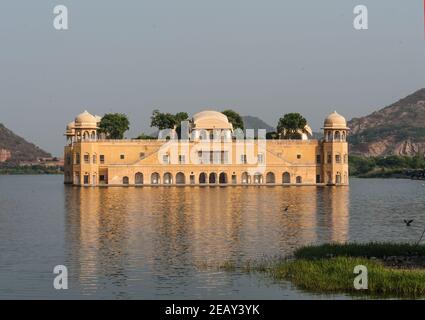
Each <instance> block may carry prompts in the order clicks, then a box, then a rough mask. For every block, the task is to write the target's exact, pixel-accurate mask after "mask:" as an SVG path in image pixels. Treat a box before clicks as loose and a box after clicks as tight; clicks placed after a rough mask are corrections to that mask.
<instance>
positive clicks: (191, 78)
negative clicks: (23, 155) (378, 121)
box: [0, 0, 425, 155]
mask: <svg viewBox="0 0 425 320" xmlns="http://www.w3.org/2000/svg"><path fill="white" fill-rule="evenodd" d="M59 4H64V5H66V6H67V7H68V10H69V28H70V29H69V30H68V31H57V30H55V29H54V28H53V17H54V16H53V7H54V6H55V5H59ZM358 4H365V5H367V7H368V9H369V30H366V31H356V30H354V28H353V18H354V14H353V8H354V6H355V5H358ZM423 23H424V20H423V1H422V0H409V1H406V0H382V1H379V0H354V1H352V0H321V1H313V0H308V1H307V0H290V1H285V0H263V1H260V0H255V1H254V0H238V1H236V0H168V1H165V0H149V1H147V0H146V1H144V0H137V1H136V0H135V1H129V0H127V1H116V0H115V1H107V0H91V1H86V0H72V1H64V0H56V1H50V0H43V1H34V0H28V1H20V0H2V1H1V2H0V122H2V123H4V124H5V125H6V126H7V127H9V128H10V129H12V130H13V131H15V132H16V133H18V134H19V135H21V136H23V137H25V138H26V139H28V140H30V141H32V142H34V143H36V144H38V145H39V146H41V147H42V148H44V149H45V150H47V151H49V152H52V153H53V154H54V155H61V154H62V148H63V145H64V141H65V140H64V137H63V132H64V129H65V126H66V124H67V123H68V122H70V121H72V120H73V118H74V117H75V116H76V115H77V114H78V113H80V112H82V111H84V110H85V109H87V110H88V111H90V112H92V113H96V114H99V115H103V114H104V113H106V112H123V113H126V114H128V116H129V118H130V122H131V131H130V132H129V134H128V136H130V137H132V136H136V135H137V134H138V133H140V132H142V131H144V132H146V133H150V132H151V131H152V129H149V123H150V114H151V112H152V110H153V109H154V108H158V109H160V110H161V111H169V112H177V111H186V112H188V113H189V114H193V113H195V112H197V111H200V110H203V109H216V110H223V109H225V108H233V109H235V110H236V111H239V112H240V113H241V114H243V115H253V116H259V117H261V118H262V119H263V120H265V121H266V122H268V123H269V124H270V125H273V126H274V125H276V123H277V119H278V118H279V117H280V116H281V115H282V114H284V113H287V112H292V111H296V112H301V113H302V114H303V115H304V116H305V117H306V118H307V120H308V121H309V123H310V124H311V126H312V127H313V129H314V130H318V129H319V128H320V127H321V123H322V121H323V118H324V117H325V116H326V115H327V114H328V113H330V112H331V111H333V110H335V109H336V110H337V111H338V112H339V113H341V114H343V115H344V116H346V118H347V119H350V118H352V117H356V116H362V115H366V114H368V113H370V112H372V111H374V110H376V109H377V108H379V107H382V106H385V105H388V104H390V103H392V102H394V101H395V100H396V99H398V98H401V97H404V96H405V95H407V94H409V93H412V92H413V91H415V90H417V89H419V88H422V87H425V81H424V80H425V63H424V62H425V41H424V27H423Z"/></svg>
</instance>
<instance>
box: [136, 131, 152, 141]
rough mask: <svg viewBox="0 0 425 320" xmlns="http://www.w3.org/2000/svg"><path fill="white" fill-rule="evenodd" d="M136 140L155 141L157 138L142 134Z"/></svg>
mask: <svg viewBox="0 0 425 320" xmlns="http://www.w3.org/2000/svg"><path fill="white" fill-rule="evenodd" d="M136 139H139V140H150V139H155V138H154V137H152V136H150V135H147V134H145V133H143V132H142V133H141V134H139V135H138V137H137V138H136Z"/></svg>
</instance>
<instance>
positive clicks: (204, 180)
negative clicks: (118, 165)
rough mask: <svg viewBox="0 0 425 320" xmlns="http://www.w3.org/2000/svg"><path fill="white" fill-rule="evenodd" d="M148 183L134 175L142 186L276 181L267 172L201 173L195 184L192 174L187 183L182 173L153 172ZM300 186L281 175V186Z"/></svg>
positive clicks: (299, 180)
mask: <svg viewBox="0 0 425 320" xmlns="http://www.w3.org/2000/svg"><path fill="white" fill-rule="evenodd" d="M149 178H150V179H149V181H147V182H145V176H144V175H143V173H141V172H137V173H136V174H135V175H134V184H136V185H143V184H145V183H147V184H154V185H156V184H163V185H171V184H177V185H184V184H196V183H198V184H201V185H205V184H222V185H223V184H229V183H230V184H276V183H277V179H276V175H275V174H274V173H273V172H267V173H266V174H265V175H263V174H262V173H259V172H257V173H255V174H253V175H251V174H249V173H248V172H243V173H242V174H241V176H240V177H239V178H238V177H237V175H236V174H232V175H230V177H229V176H228V174H227V173H226V172H220V173H216V172H211V173H206V172H201V173H200V174H199V175H198V180H197V182H196V176H195V175H194V174H190V176H189V181H187V180H186V175H185V174H184V173H183V172H178V173H177V174H176V175H175V177H174V176H173V175H172V174H171V173H170V172H166V173H164V174H163V176H161V175H160V174H159V173H158V172H153V173H152V174H151V175H150V177H149ZM294 182H295V183H297V184H301V183H302V182H303V180H302V177H301V176H296V177H295V179H294V180H293V179H292V177H291V174H290V173H289V172H284V173H282V176H281V183H282V184H291V183H294ZM122 184H124V185H128V184H130V179H129V177H128V176H124V177H123V178H122Z"/></svg>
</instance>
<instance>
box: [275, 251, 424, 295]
mask: <svg viewBox="0 0 425 320" xmlns="http://www.w3.org/2000/svg"><path fill="white" fill-rule="evenodd" d="M356 265H364V266H366V267H367V269H368V289H367V290H361V291H359V290H356V289H355V288H354V284H353V281H354V278H355V277H356V274H354V273H353V270H354V267H355V266H356ZM268 271H269V272H270V274H271V275H272V276H273V277H274V278H276V279H284V280H290V281H291V282H292V283H293V284H295V285H296V286H297V287H299V288H301V289H305V290H308V291H311V292H315V293H349V294H350V293H351V294H368V295H371V296H380V297H382V296H396V297H422V296H425V270H401V269H391V268H387V267H385V266H384V265H383V264H382V263H381V262H379V261H374V260H368V259H366V258H355V257H336V258H329V259H319V260H305V259H301V260H293V261H282V262H280V263H277V264H276V265H272V266H270V267H269V269H268Z"/></svg>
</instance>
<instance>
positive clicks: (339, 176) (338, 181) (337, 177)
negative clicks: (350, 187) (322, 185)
mask: <svg viewBox="0 0 425 320" xmlns="http://www.w3.org/2000/svg"><path fill="white" fill-rule="evenodd" d="M335 181H336V183H337V184H340V183H341V172H337V173H336V177H335Z"/></svg>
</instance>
